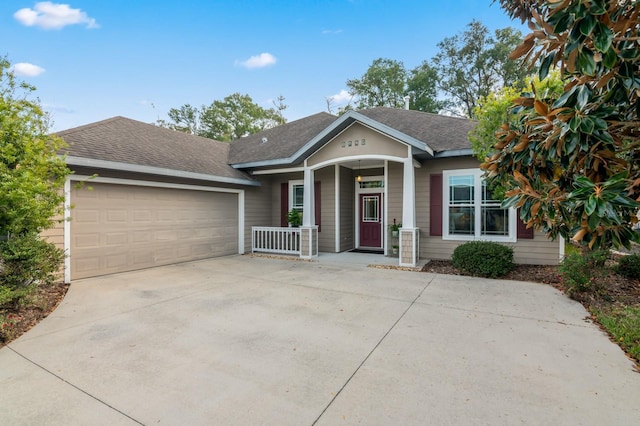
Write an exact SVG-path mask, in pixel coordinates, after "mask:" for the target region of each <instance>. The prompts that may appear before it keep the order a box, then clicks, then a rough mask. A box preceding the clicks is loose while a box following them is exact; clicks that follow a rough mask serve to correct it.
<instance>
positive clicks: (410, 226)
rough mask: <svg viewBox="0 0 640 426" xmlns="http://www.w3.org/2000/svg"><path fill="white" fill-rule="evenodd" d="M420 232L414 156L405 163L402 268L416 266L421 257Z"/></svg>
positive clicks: (401, 248) (401, 242)
mask: <svg viewBox="0 0 640 426" xmlns="http://www.w3.org/2000/svg"><path fill="white" fill-rule="evenodd" d="M419 237H420V230H419V229H418V228H416V178H415V170H414V166H413V156H412V155H411V151H410V148H409V156H408V158H407V159H406V160H405V161H404V170H403V179H402V228H401V229H400V259H399V261H400V262H399V263H400V266H411V267H413V266H416V265H417V263H418V257H419V251H418V250H419V246H420V242H419Z"/></svg>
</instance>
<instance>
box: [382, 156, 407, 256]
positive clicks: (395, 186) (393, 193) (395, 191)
mask: <svg viewBox="0 0 640 426" xmlns="http://www.w3.org/2000/svg"><path fill="white" fill-rule="evenodd" d="M388 164H389V166H388V168H387V170H388V172H389V176H388V178H387V183H388V186H389V187H388V188H387V197H388V200H386V202H387V206H388V212H389V217H387V224H392V223H393V219H395V220H396V223H401V222H402V187H403V183H402V179H403V173H404V166H403V165H402V164H401V163H393V162H389V163H388ZM385 235H386V241H387V249H388V252H391V248H392V247H391V246H392V245H394V244H396V245H399V243H398V238H392V237H391V232H389V228H388V227H387V229H385Z"/></svg>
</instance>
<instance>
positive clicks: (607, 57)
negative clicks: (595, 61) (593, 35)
mask: <svg viewBox="0 0 640 426" xmlns="http://www.w3.org/2000/svg"><path fill="white" fill-rule="evenodd" d="M617 61H618V55H616V51H615V50H613V47H610V48H609V49H607V51H606V52H605V54H604V56H603V57H602V64H603V65H604V66H605V67H607V68H609V69H611V68H613V67H614V66H615V65H616V62H617Z"/></svg>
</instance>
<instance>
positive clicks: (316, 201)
mask: <svg viewBox="0 0 640 426" xmlns="http://www.w3.org/2000/svg"><path fill="white" fill-rule="evenodd" d="M313 194H314V200H313V203H314V204H315V207H316V208H315V214H316V225H318V232H320V198H321V197H320V181H319V180H317V181H315V182H314V186H313Z"/></svg>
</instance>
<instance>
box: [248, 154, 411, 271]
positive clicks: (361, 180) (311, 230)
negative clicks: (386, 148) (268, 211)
mask: <svg viewBox="0 0 640 426" xmlns="http://www.w3.org/2000/svg"><path fill="white" fill-rule="evenodd" d="M352 143H353V142H352ZM403 148H404V149H403V152H404V153H405V157H404V158H403V157H398V156H389V155H382V154H375V155H371V154H368V155H367V154H365V155H350V156H346V157H340V158H335V159H332V160H328V161H321V162H313V161H312V160H313V158H311V159H310V160H308V161H305V164H304V165H303V167H299V168H295V169H286V170H283V171H282V174H281V175H280V177H276V178H274V180H275V182H274V183H272V185H273V187H274V190H273V191H272V192H273V194H274V196H276V197H278V196H279V203H278V202H272V205H277V204H280V212H279V213H280V217H281V221H280V222H281V223H280V226H271V227H269V226H266V227H265V226H259V227H258V226H256V227H252V230H251V236H252V238H251V249H252V252H254V253H272V254H284V255H295V256H299V257H301V258H305V259H315V258H317V257H318V256H319V255H320V253H321V252H322V255H323V256H324V255H325V253H326V254H332V253H345V252H350V251H352V250H356V251H360V252H370V253H376V254H374V255H373V256H375V259H377V262H376V263H380V259H381V258H384V259H388V262H389V264H393V265H398V266H407V267H415V266H416V265H418V263H419V259H420V253H419V229H418V228H417V226H416V215H415V208H416V207H415V205H416V203H415V193H416V191H415V172H414V171H415V168H416V167H420V164H419V163H418V162H417V161H414V160H413V158H412V157H411V156H410V149H407V148H406V147H403ZM270 173H273V171H270ZM278 187H280V188H281V190H280V191H277V188H278ZM292 209H296V210H298V211H301V213H302V223H301V224H300V226H299V227H292V226H291V225H290V224H288V223H286V222H285V219H284V216H285V213H287V214H288V212H290V211H291V210H292ZM394 223H395V224H396V225H398V226H399V227H400V229H399V230H398V231H397V232H392V230H391V229H390V225H391V224H394ZM358 254H361V253H358ZM381 255H383V256H381Z"/></svg>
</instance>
